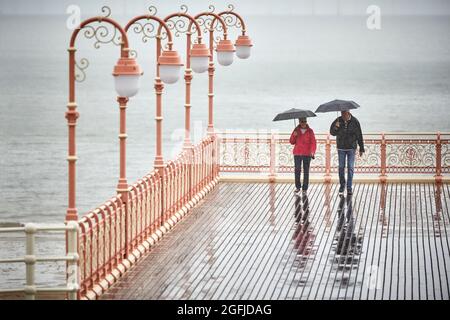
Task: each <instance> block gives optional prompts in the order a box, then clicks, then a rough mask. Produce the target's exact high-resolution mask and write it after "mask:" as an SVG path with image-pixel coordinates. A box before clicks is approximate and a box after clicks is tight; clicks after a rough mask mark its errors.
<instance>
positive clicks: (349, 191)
mask: <svg viewBox="0 0 450 320" xmlns="http://www.w3.org/2000/svg"><path fill="white" fill-rule="evenodd" d="M352 194H353V191H352V189H351V188H350V189H347V195H348V196H351V195H352Z"/></svg>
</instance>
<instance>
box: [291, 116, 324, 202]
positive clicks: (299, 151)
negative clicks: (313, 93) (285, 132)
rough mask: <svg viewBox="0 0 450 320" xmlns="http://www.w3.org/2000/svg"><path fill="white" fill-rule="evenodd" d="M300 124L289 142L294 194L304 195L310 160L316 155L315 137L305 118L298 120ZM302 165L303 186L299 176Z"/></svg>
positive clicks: (307, 182)
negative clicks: (292, 159)
mask: <svg viewBox="0 0 450 320" xmlns="http://www.w3.org/2000/svg"><path fill="white" fill-rule="evenodd" d="M299 121H300V124H299V125H298V126H297V127H296V128H295V129H294V131H293V132H292V134H291V138H290V139H289V142H290V143H291V144H293V145H294V150H293V151H292V153H293V154H294V163H295V192H296V193H298V192H300V189H302V191H303V194H306V191H307V190H308V185H309V165H310V163H311V158H312V159H314V155H315V153H316V147H317V145H316V136H315V135H314V131H313V130H312V129H311V128H310V127H309V126H308V122H307V121H306V118H300V119H299ZM302 163H303V186H302V184H301V183H300V174H301V172H302Z"/></svg>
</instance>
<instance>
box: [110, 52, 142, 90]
mask: <svg viewBox="0 0 450 320" xmlns="http://www.w3.org/2000/svg"><path fill="white" fill-rule="evenodd" d="M142 74H143V72H142V71H141V68H140V67H139V65H138V64H137V63H136V60H135V59H134V58H120V59H119V61H118V62H117V64H116V65H115V66H114V71H113V76H114V86H115V88H116V92H117V94H118V95H119V97H127V98H130V97H132V96H134V95H136V93H138V91H139V87H140V78H141V75H142Z"/></svg>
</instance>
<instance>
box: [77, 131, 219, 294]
mask: <svg viewBox="0 0 450 320" xmlns="http://www.w3.org/2000/svg"><path fill="white" fill-rule="evenodd" d="M217 147H218V144H217V140H216V139H215V137H214V136H211V137H207V138H205V139H204V140H203V141H201V142H200V143H199V144H198V145H195V146H193V147H192V148H190V149H186V150H184V151H183V152H182V153H181V154H180V155H179V156H178V157H177V158H176V159H175V160H172V161H168V162H167V164H166V166H165V168H164V169H163V173H162V174H160V173H159V172H158V171H153V172H151V173H149V174H148V175H146V176H145V177H143V178H142V179H139V180H138V181H137V182H136V183H134V184H133V185H130V187H129V188H128V193H126V194H125V195H124V194H118V195H116V196H114V197H113V198H111V199H110V200H108V201H106V202H105V203H104V204H102V205H101V206H99V207H98V208H96V209H94V210H92V211H91V212H89V213H88V214H86V215H85V216H83V217H82V218H81V219H80V220H79V221H78V224H79V227H80V233H79V239H78V241H79V245H78V253H79V256H80V262H79V265H80V291H79V295H78V298H84V297H86V296H87V294H88V293H89V292H91V293H92V292H95V295H98V294H101V293H99V292H98V291H99V290H103V289H104V288H105V286H108V285H110V284H111V283H113V282H114V281H115V280H116V279H117V277H118V276H120V274H121V273H122V272H124V263H129V261H130V260H133V259H136V257H135V254H134V253H136V252H139V250H140V251H142V247H141V245H143V244H145V242H146V240H148V239H149V238H151V237H156V238H159V237H160V236H161V234H162V231H161V230H166V229H167V224H171V225H173V223H174V221H178V220H179V219H180V218H181V217H180V214H181V215H182V214H183V213H184V214H185V213H187V212H188V210H189V209H190V208H192V207H193V206H194V205H195V204H196V203H197V202H198V201H199V200H200V199H201V198H203V197H204V196H205V195H206V194H207V193H208V192H209V191H210V190H211V189H212V185H213V184H214V183H216V182H217V181H218V175H219V170H218V164H217V161H216V160H217ZM124 196H125V197H126V198H127V199H123V197H124ZM138 254H142V252H141V253H138ZM99 287H101V288H99Z"/></svg>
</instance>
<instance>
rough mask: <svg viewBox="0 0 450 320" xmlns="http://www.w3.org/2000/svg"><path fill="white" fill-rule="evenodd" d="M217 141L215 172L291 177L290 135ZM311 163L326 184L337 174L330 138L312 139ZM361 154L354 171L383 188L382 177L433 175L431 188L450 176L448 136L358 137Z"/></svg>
mask: <svg viewBox="0 0 450 320" xmlns="http://www.w3.org/2000/svg"><path fill="white" fill-rule="evenodd" d="M216 134H217V136H218V138H219V140H220V145H221V146H220V161H219V162H220V171H221V172H250V173H259V174H261V173H265V172H268V173H269V180H270V181H275V179H276V174H277V173H289V172H293V159H292V146H291V145H290V143H289V137H290V133H286V132H283V133H280V132H276V131H273V130H272V131H265V132H264V131H262V132H261V131H258V132H255V131H253V132H251V131H249V132H242V131H241V132H239V131H235V132H233V131H216ZM316 140H317V151H316V157H315V158H316V159H315V160H314V161H313V162H312V163H311V172H312V173H324V181H327V182H329V181H331V173H333V172H337V168H338V158H337V154H336V152H335V148H334V147H333V148H332V146H333V145H334V146H335V145H336V140H335V137H333V136H331V135H330V134H328V133H316ZM364 144H365V151H366V152H365V154H364V156H363V157H360V156H359V155H357V157H356V165H355V171H356V172H359V173H365V174H369V175H374V174H378V175H379V180H380V181H381V182H385V181H386V179H387V176H388V174H428V175H430V174H433V175H434V179H435V181H436V182H442V181H443V175H444V174H448V173H449V172H450V152H449V151H450V132H443V133H442V132H401V133H397V132H386V133H383V132H382V133H364Z"/></svg>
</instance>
